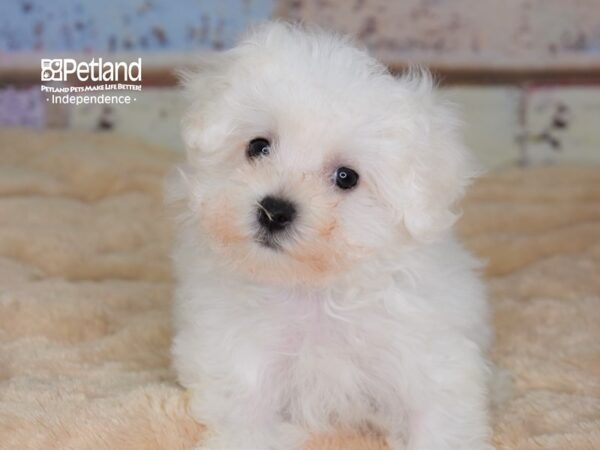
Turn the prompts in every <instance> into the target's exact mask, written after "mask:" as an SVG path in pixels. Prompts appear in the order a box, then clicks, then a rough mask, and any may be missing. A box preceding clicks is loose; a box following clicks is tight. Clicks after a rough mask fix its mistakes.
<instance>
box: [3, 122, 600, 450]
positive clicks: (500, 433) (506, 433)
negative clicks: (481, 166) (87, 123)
mask: <svg viewBox="0 0 600 450" xmlns="http://www.w3.org/2000/svg"><path fill="white" fill-rule="evenodd" d="M173 161H174V156H173V155H172V154H171V153H169V152H167V151H164V150H162V149H160V148H155V147H152V146H149V145H147V144H143V143H140V142H137V141H132V140H128V139H124V138H117V137H113V136H110V135H100V134H84V133H75V132H69V133H63V132H44V133H36V132H34V131H31V130H0V448H1V449H19V450H22V449H44V450H50V449H94V450H103V449H106V450H108V449H110V450H115V449H127V450H131V449H161V450H162V449H167V450H169V449H187V448H190V447H191V445H192V443H193V442H195V441H197V440H200V439H201V436H202V432H203V428H202V426H200V425H197V424H195V423H194V422H193V421H192V420H191V419H190V418H189V417H188V415H187V414H186V396H185V393H184V392H183V391H182V390H181V388H179V387H178V386H177V384H176V383H175V377H174V374H173V372H172V371H171V370H170V369H169V339H170V333H171V330H170V324H169V308H170V298H171V289H172V283H171V278H170V271H169V260H168V257H167V254H168V250H169V245H170V234H171V233H170V229H169V226H168V221H167V220H166V218H165V217H164V212H163V206H162V201H161V192H160V191H161V178H162V177H163V175H164V174H165V171H166V170H167V168H168V167H169V166H170V165H171V164H172V163H173ZM460 229H461V233H462V235H463V236H464V237H465V239H466V241H467V243H468V245H469V246H470V247H471V248H472V249H473V250H474V251H475V252H477V253H478V254H479V255H481V256H482V257H484V258H486V259H488V260H489V264H488V269H487V277H488V281H489V286H490V295H491V301H492V305H493V310H494V323H495V326H496V329H497V341H496V344H495V346H494V350H493V358H494V360H495V362H496V363H497V364H498V365H499V366H501V367H503V368H506V369H508V370H509V371H510V373H511V374H512V377H513V380H514V381H513V383H512V388H511V392H510V398H508V399H507V400H505V401H504V402H503V403H502V404H501V406H499V407H498V408H497V409H496V411H495V413H494V440H495V443H496V445H497V446H498V448H499V449H523V450H526V449H557V450H558V449H561V450H566V449H573V450H586V449H600V169H591V168H588V169H583V168H582V169H574V168H547V169H530V170H518V169H514V170H510V171H507V172H503V173H501V174H497V175H490V176H488V177H486V178H484V179H482V180H481V181H480V182H479V183H478V184H477V185H476V186H475V187H474V188H473V189H472V190H471V193H470V195H469V198H468V199H467V201H466V202H465V215H464V218H463V220H462V221H461V224H460ZM310 448H311V449H312V450H316V449H327V450H333V449H339V450H341V449H344V450H352V449H354V450H359V449H360V450H369V449H371V450H375V449H384V448H385V446H384V445H383V444H382V443H381V442H380V441H377V440H376V439H374V438H367V437H358V436H346V437H332V438H320V439H317V440H315V441H314V442H312V443H311V444H310Z"/></svg>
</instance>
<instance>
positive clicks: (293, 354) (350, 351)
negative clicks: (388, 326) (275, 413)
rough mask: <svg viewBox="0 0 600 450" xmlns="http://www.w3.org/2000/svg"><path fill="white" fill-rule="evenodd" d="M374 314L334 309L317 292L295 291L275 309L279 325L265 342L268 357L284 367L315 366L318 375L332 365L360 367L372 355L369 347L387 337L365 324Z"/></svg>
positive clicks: (373, 317)
mask: <svg viewBox="0 0 600 450" xmlns="http://www.w3.org/2000/svg"><path fill="white" fill-rule="evenodd" d="M366 316H368V317H366ZM376 316H377V313H376V312H374V311H370V312H368V313H367V312H365V311H363V312H360V311H358V310H351V309H350V310H342V309H337V308H336V307H334V306H332V305H331V304H330V303H328V302H327V299H325V298H322V297H321V296H319V295H318V294H313V295H301V294H296V295H294V296H292V297H290V298H289V299H288V301H286V302H285V303H284V304H283V305H281V306H280V307H279V308H278V309H277V311H276V313H275V320H276V321H277V322H278V323H279V326H278V327H277V332H276V335H275V336H273V340H272V341H271V342H270V345H269V347H270V349H271V351H272V357H273V358H275V359H276V360H277V361H278V362H279V363H280V364H284V365H285V366H286V368H287V369H288V370H315V371H318V372H321V375H325V372H326V371H327V370H328V368H329V367H334V366H336V365H337V367H338V368H349V366H350V365H352V366H354V368H355V369H357V368H360V366H361V365H363V364H364V363H365V362H366V360H368V359H369V358H370V356H371V355H372V354H371V352H370V350H371V349H373V348H376V347H378V346H380V345H382V344H383V345H385V344H384V343H383V341H385V340H386V339H388V337H386V336H385V335H384V334H382V333H380V330H378V329H377V327H371V326H368V322H371V323H373V322H376V321H377V318H376ZM346 366H348V367H346ZM338 370H339V369H338Z"/></svg>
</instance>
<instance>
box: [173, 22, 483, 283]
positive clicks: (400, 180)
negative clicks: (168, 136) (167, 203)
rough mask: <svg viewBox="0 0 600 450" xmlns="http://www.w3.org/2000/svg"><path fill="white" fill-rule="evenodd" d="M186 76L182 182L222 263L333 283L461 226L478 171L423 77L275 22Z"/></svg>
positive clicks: (286, 278)
mask: <svg viewBox="0 0 600 450" xmlns="http://www.w3.org/2000/svg"><path fill="white" fill-rule="evenodd" d="M184 79H185V84H186V89H187V90H186V92H187V94H188V96H189V98H190V99H191V106H190V108H189V110H188V112H187V114H186V116H185V118H184V120H183V137H184V141H185V144H186V147H187V152H188V163H187V165H186V168H185V169H184V171H183V172H182V173H183V175H182V176H183V181H184V182H183V183H181V185H182V186H183V187H184V191H185V194H186V198H187V200H188V208H189V212H190V213H191V214H189V217H190V220H191V223H192V227H193V229H194V230H196V231H197V233H198V239H199V240H200V241H201V242H203V243H204V244H206V245H207V246H208V247H209V248H210V254H211V255H214V257H215V258H216V260H217V261H215V262H216V263H218V262H220V263H223V264H225V265H227V266H229V267H233V268H234V270H236V271H237V272H238V273H240V274H241V275H243V276H246V277H250V278H252V279H254V280H259V281H262V282H267V283H276V284H297V283H303V284H323V283H327V282H329V281H331V280H333V279H335V278H336V277H338V276H340V275H341V274H343V273H348V271H349V270H352V269H356V268H359V267H360V265H361V264H366V263H368V262H369V261H370V260H371V259H372V258H374V257H378V256H380V255H385V254H386V253H388V254H389V253H390V252H392V251H401V249H402V247H403V246H407V245H411V244H414V243H419V242H423V241H431V240H435V239H437V238H439V237H440V236H441V235H442V234H443V233H444V232H445V231H446V230H447V229H448V228H449V227H451V225H452V224H453V222H454V219H455V214H454V213H453V212H452V207H453V205H454V203H455V202H456V200H457V199H459V198H460V197H461V195H462V193H463V190H464V187H465V186H466V184H467V182H468V180H469V178H470V176H471V174H472V171H471V169H470V168H469V164H468V160H467V155H466V152H465V150H464V149H463V146H462V144H461V142H460V140H459V138H458V137H457V133H456V123H455V120H454V117H453V114H452V113H451V111H450V110H449V109H447V108H446V107H444V106H441V105H438V104H436V103H435V101H434V98H433V94H432V83H431V80H430V78H429V77H428V76H427V75H426V74H424V73H417V74H415V73H413V74H409V75H407V76H404V77H401V78H395V77H393V76H392V75H390V74H389V73H388V72H387V70H386V69H385V68H384V67H383V66H382V65H381V64H379V63H378V62H377V61H375V60H374V59H372V58H371V57H370V56H369V55H368V54H367V53H366V52H364V51H362V50H359V49H357V48H355V47H353V46H352V45H350V43H349V42H348V40H347V39H344V38H341V37H338V36H333V35H331V34H326V33H323V32H321V31H315V30H306V29H301V28H298V27H294V26H290V25H285V24H280V23H275V24H270V25H267V26H263V27H262V28H259V29H258V30H256V31H254V32H253V33H252V34H250V35H249V36H248V37H247V38H246V39H245V40H244V41H243V42H242V43H241V44H240V45H239V46H238V47H236V48H234V49H233V50H230V51H228V52H225V53H221V54H217V55H214V56H210V57H208V58H206V59H205V60H204V61H202V63H201V67H200V69H199V70H198V71H197V72H193V73H188V74H186V75H185V77H184Z"/></svg>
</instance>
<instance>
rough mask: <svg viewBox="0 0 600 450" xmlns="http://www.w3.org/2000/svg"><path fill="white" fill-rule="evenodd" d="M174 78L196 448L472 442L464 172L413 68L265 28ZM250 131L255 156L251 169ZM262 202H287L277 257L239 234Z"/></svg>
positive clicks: (481, 378)
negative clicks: (340, 439)
mask: <svg viewBox="0 0 600 450" xmlns="http://www.w3.org/2000/svg"><path fill="white" fill-rule="evenodd" d="M185 79H186V86H187V93H188V95H189V98H190V100H191V106H190V108H189V111H188V113H187V115H186V117H185V118H184V121H183V135H184V140H185V143H186V146H187V150H188V159H187V163H186V164H185V165H184V166H182V167H181V168H180V170H179V171H178V175H177V176H176V177H175V179H174V180H172V181H171V195H172V198H173V200H178V203H179V204H180V206H181V207H182V208H181V211H182V212H181V213H180V216H179V219H180V220H179V232H178V241H177V244H176V249H175V252H174V262H175V267H176V274H177V278H178V287H177V292H176V303H175V338H174V343H173V358H174V364H175V367H176V370H177V372H178V374H179V379H180V381H181V383H182V384H183V385H184V386H185V387H187V388H188V389H190V390H191V392H192V400H191V409H192V413H193V415H194V417H195V418H196V419H197V420H199V421H202V422H204V423H206V424H207V425H208V427H209V430H210V433H209V434H208V435H207V437H206V439H205V440H204V441H203V442H202V443H201V444H199V445H200V447H199V448H201V449H211V450H217V449H218V450H221V449H223V450H241V449H244V450H246V449H247V450H291V449H297V448H299V447H301V445H302V443H303V442H304V441H305V440H306V439H307V438H308V436H309V435H310V434H311V433H320V432H328V431H331V430H333V429H339V428H349V427H351V428H356V427H363V428H367V429H370V430H377V431H380V432H382V433H385V435H386V437H387V441H388V443H389V445H390V447H391V448H392V449H397V450H399V449H405V448H408V449H411V450H450V449H452V450H483V449H487V448H489V444H488V434H489V433H488V418H487V390H486V386H487V383H486V377H487V372H488V369H487V364H486V359H485V351H486V347H487V345H488V341H489V336H490V329H489V325H488V318H487V306H486V302H485V296H484V289H483V287H482V284H481V283H480V281H479V280H478V278H477V276H476V275H475V274H474V271H475V270H476V269H477V262H476V261H475V260H474V259H473V258H472V257H471V256H470V255H469V254H468V253H467V252H466V251H465V250H464V249H463V248H462V247H461V245H460V244H459V243H458V242H457V241H456V240H455V238H454V237H453V234H452V230H451V228H452V225H453V223H454V221H455V218H456V214H455V212H453V206H454V205H455V203H456V201H457V200H459V199H460V197H461V196H462V194H463V191H464V189H465V187H466V186H467V184H468V183H469V181H470V179H471V178H472V176H473V175H474V174H475V171H474V169H473V166H472V164H471V163H470V160H469V157H468V154H467V152H466V150H465V148H464V146H463V144H462V142H461V139H460V135H459V133H458V131H457V120H456V119H455V115H454V113H453V111H452V110H451V109H449V108H448V107H447V106H444V105H442V104H440V103H439V102H438V101H437V100H436V99H435V97H434V94H433V91H432V82H431V80H430V78H429V77H428V76H427V74H425V73H420V72H419V73H411V74H408V75H406V76H404V77H399V78H396V77H394V76H392V75H390V74H389V73H388V72H387V70H386V69H385V68H384V67H383V66H382V65H381V64H380V63H378V62H377V61H375V60H374V59H373V58H372V57H370V56H369V55H368V54H367V53H366V52H365V51H363V50H361V49H357V48H356V47H354V46H353V45H351V43H350V42H349V41H348V39H346V38H343V37H339V36H335V35H332V34H327V33H324V32H321V31H318V30H312V29H309V30H307V29H304V28H299V27H296V26H291V25H286V24H281V23H274V24H268V25H265V26H262V27H260V28H259V29H257V30H255V31H253V32H252V33H250V34H249V35H248V36H247V37H246V39H245V40H243V42H241V44H240V45H239V46H237V47H236V48H234V49H233V50H230V51H227V52H225V53H222V54H216V55H213V56H210V57H208V58H206V59H205V60H204V61H202V63H201V65H200V69H199V70H198V71H195V72H193V73H189V74H187V75H186V77H185ZM257 136H262V137H266V138H268V139H269V140H270V141H271V154H270V155H269V156H266V157H260V158H258V160H256V161H249V160H248V158H247V157H246V154H245V151H246V147H247V144H248V142H249V141H250V140H251V139H253V138H255V137H257ZM339 166H349V167H352V168H353V169H355V170H356V171H357V172H358V173H359V175H360V179H359V183H358V186H357V187H356V188H355V189H353V190H349V191H344V190H341V189H339V188H337V187H336V186H335V185H334V183H333V181H332V176H333V173H334V172H335V169H336V168H337V167H339ZM265 195H279V196H284V197H286V198H288V199H290V200H292V201H293V202H295V203H296V205H297V207H298V217H297V220H296V221H295V222H294V223H293V227H292V231H291V232H290V233H286V234H285V236H283V237H281V238H280V239H279V242H278V243H279V245H280V249H279V250H273V249H271V248H266V247H264V246H262V245H261V244H260V243H258V242H257V241H256V238H255V236H256V233H257V230H258V224H257V206H256V205H257V202H258V201H259V200H260V199H261V198H263V197H264V196H265Z"/></svg>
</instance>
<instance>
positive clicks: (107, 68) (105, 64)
mask: <svg viewBox="0 0 600 450" xmlns="http://www.w3.org/2000/svg"><path fill="white" fill-rule="evenodd" d="M41 81H42V82H59V83H65V84H69V86H65V85H63V86H45V85H42V86H41V90H42V92H45V93H51V94H62V95H51V97H48V98H46V101H51V102H52V103H54V104H56V103H59V104H72V105H81V104H96V103H100V104H110V103H125V104H130V103H131V101H136V100H137V99H136V98H135V97H131V96H130V95H104V94H102V95H92V96H90V95H86V93H87V92H94V91H95V92H97V91H141V90H142V86H141V81H142V58H138V59H137V61H132V62H123V61H120V62H111V61H104V60H103V59H102V58H98V59H96V58H92V60H91V61H81V62H77V61H75V60H74V59H72V58H59V59H41ZM86 83H93V84H89V85H86ZM136 83H139V84H136ZM71 84H74V85H71Z"/></svg>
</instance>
